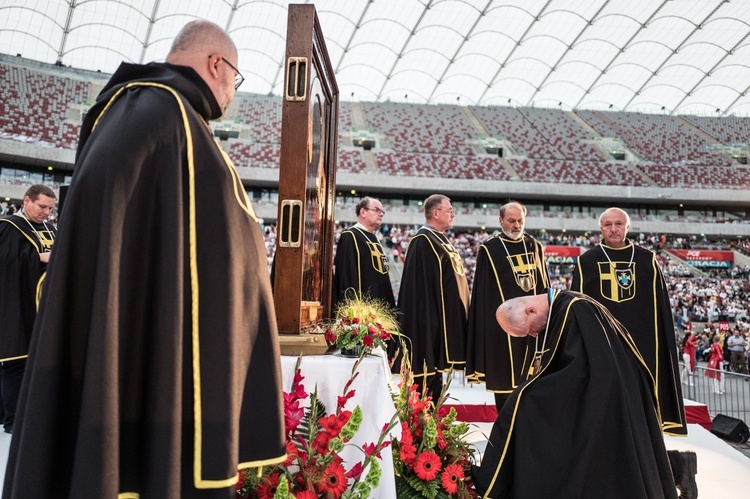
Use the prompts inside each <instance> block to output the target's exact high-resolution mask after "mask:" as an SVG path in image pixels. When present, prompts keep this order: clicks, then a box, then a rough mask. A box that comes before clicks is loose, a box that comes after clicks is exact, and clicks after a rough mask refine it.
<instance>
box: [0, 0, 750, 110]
mask: <svg viewBox="0 0 750 499" xmlns="http://www.w3.org/2000/svg"><path fill="white" fill-rule="evenodd" d="M300 3H303V2H300ZM304 3H309V2H304ZM312 3H315V5H316V9H317V12H318V17H319V18H320V21H321V25H322V28H323V33H324V35H325V37H326V43H327V47H328V51H329V54H330V57H331V61H332V64H333V66H334V68H335V70H336V77H337V81H338V85H339V89H340V93H341V94H340V95H341V99H342V100H356V101H388V100H391V101H395V102H410V103H430V104H436V103H452V104H456V103H459V104H462V105H514V106H538V107H553V108H558V107H559V108H561V109H566V110H569V109H612V110H617V111H643V112H655V113H672V114H698V115H708V116H726V115H731V114H736V115H748V114H750V96H748V90H750V24H749V23H750V0H732V1H729V0H656V1H651V0H510V1H507V0H506V1H495V0H464V1H461V0H319V1H317V2H312ZM195 18H204V19H209V20H212V21H214V22H216V23H218V24H219V25H221V26H223V27H224V28H226V29H227V31H229V32H230V34H231V35H232V37H233V38H234V40H235V42H236V43H237V46H238V48H239V52H240V54H239V56H240V64H239V67H240V70H241V71H242V73H243V74H244V75H245V76H246V77H247V80H246V81H245V83H244V85H243V86H242V88H241V91H243V92H252V93H258V94H274V95H280V93H281V82H282V79H283V76H284V75H283V73H284V69H283V58H284V50H285V37H286V20H287V2H285V1H280V0H132V1H114V0H87V1H76V0H67V1H63V0H50V1H47V0H3V1H2V3H0V50H2V51H3V52H6V53H8V54H10V55H16V54H20V55H21V56H22V57H24V58H28V59H34V60H38V61H42V62H48V63H57V64H59V65H63V66H70V67H73V68H81V69H91V70H100V71H102V72H104V73H112V72H113V71H114V70H115V69H116V68H117V66H118V65H119V63H120V62H121V61H123V60H126V61H130V62H137V63H145V62H149V61H156V60H163V58H164V56H165V55H166V53H167V51H168V49H169V46H170V44H171V40H172V39H173V38H174V35H175V34H176V33H177V31H178V30H179V29H180V28H181V27H182V26H183V25H184V24H185V23H186V22H187V21H189V20H192V19H195Z"/></svg>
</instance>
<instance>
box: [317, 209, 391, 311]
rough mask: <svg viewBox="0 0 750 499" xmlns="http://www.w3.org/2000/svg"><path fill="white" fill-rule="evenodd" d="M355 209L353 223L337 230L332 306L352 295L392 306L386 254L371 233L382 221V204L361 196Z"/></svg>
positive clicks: (383, 213)
mask: <svg viewBox="0 0 750 499" xmlns="http://www.w3.org/2000/svg"><path fill="white" fill-rule="evenodd" d="M355 209H356V211H357V223H356V224H354V225H352V226H351V227H349V228H348V229H346V230H345V231H343V232H342V233H341V236H340V237H339V241H338V244H337V245H336V256H335V257H334V259H333V264H334V268H335V272H334V274H333V297H332V301H331V303H332V304H333V306H332V308H333V310H336V306H337V305H338V303H339V302H341V301H343V300H344V299H346V298H348V297H352V296H357V297H360V298H361V297H370V298H375V299H378V300H381V301H383V302H384V303H385V304H387V305H389V306H390V307H391V308H395V307H396V300H395V299H394V298H393V287H392V286H391V278H390V276H389V274H388V270H389V265H388V257H386V255H385V251H384V250H383V246H382V245H381V244H380V241H378V238H377V236H376V235H375V231H376V230H378V229H379V228H380V226H381V224H382V223H383V215H385V210H383V204H382V203H381V202H380V201H379V200H377V199H374V198H371V197H367V196H365V197H363V198H362V199H361V200H360V201H359V203H357V206H356V207H355Z"/></svg>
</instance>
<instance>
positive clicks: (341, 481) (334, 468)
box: [317, 462, 349, 499]
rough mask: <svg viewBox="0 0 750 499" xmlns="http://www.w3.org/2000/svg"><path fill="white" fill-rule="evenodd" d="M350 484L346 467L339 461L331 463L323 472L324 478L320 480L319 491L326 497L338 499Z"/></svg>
mask: <svg viewBox="0 0 750 499" xmlns="http://www.w3.org/2000/svg"><path fill="white" fill-rule="evenodd" d="M348 486H349V483H348V480H347V479H346V475H345V471H344V467H343V466H341V465H340V464H339V463H337V462H333V463H331V464H330V465H329V466H328V468H326V470H325V471H324V472H323V478H322V479H321V480H320V482H318V485H317V488H318V491H319V492H321V493H323V494H326V497H332V498H333V499H338V498H339V497H341V494H343V493H344V492H345V491H346V488H347V487H348Z"/></svg>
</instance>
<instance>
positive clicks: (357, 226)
mask: <svg viewBox="0 0 750 499" xmlns="http://www.w3.org/2000/svg"><path fill="white" fill-rule="evenodd" d="M354 227H355V228H356V229H360V230H366V231H367V232H369V233H370V234H374V232H373V231H371V230H370V229H368V228H367V227H365V226H364V225H362V224H361V223H359V222H357V223H355V224H354Z"/></svg>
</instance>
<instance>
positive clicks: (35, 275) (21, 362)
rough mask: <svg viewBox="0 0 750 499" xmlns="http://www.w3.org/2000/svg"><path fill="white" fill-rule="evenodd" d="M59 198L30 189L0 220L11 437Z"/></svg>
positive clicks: (0, 303) (3, 353)
mask: <svg viewBox="0 0 750 499" xmlns="http://www.w3.org/2000/svg"><path fill="white" fill-rule="evenodd" d="M56 199H57V196H56V195H55V192H54V191H53V190H52V189H50V188H49V187H48V186H46V185H32V186H31V187H29V188H28V189H27V190H26V193H25V194H24V196H23V207H22V208H21V210H19V211H18V212H15V213H14V214H11V215H6V216H3V217H0V259H2V260H1V261H2V265H0V423H2V425H3V428H4V429H5V433H12V432H13V426H14V423H15V420H16V406H17V404H18V395H19V393H20V391H21V381H22V380H23V374H24V371H25V369H26V358H27V357H28V354H29V345H30V344H31V333H32V330H33V327H34V319H35V317H36V311H37V287H38V285H39V283H40V282H41V278H42V276H43V275H44V272H45V270H46V268H47V263H48V262H49V258H50V255H51V253H50V252H51V250H52V246H53V244H54V242H55V234H56V229H55V226H54V225H52V224H51V223H47V218H49V216H50V214H51V213H52V210H53V209H54V208H55V201H56Z"/></svg>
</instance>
